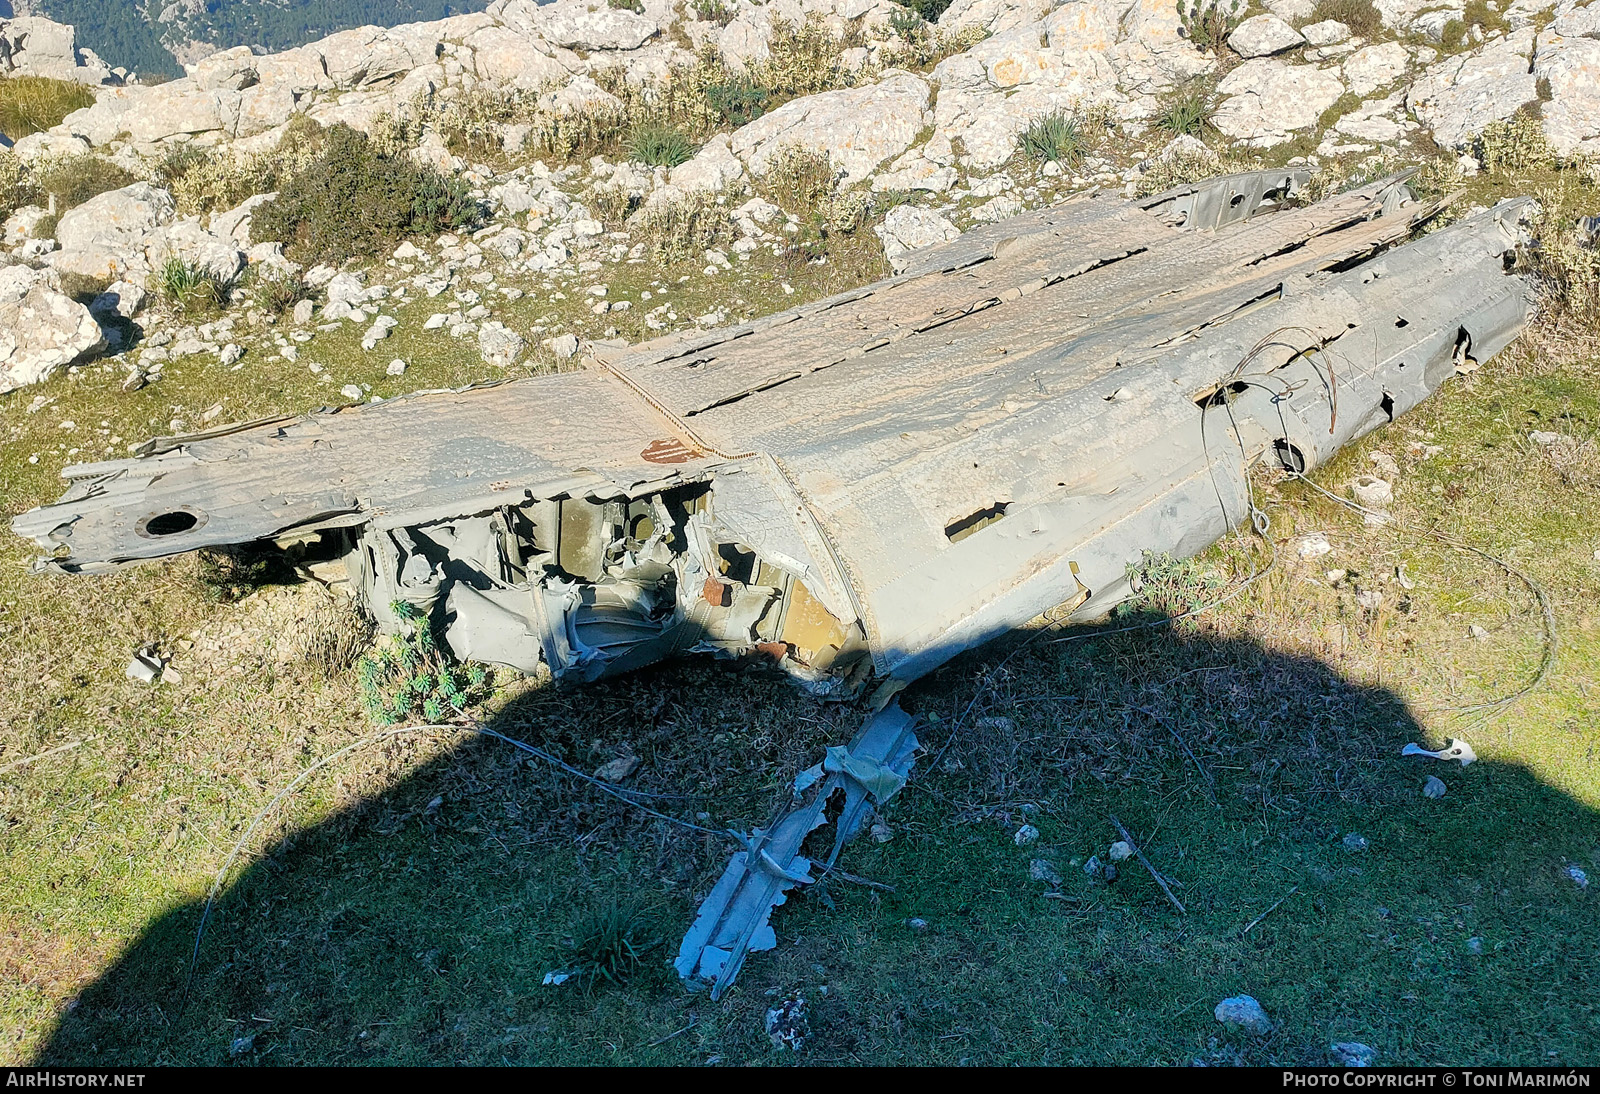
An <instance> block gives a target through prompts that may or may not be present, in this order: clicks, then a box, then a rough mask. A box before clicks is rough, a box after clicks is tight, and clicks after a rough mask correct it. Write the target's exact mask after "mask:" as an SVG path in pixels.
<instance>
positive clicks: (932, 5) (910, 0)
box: [890, 0, 951, 23]
mask: <svg viewBox="0 0 1600 1094" xmlns="http://www.w3.org/2000/svg"><path fill="white" fill-rule="evenodd" d="M895 3H897V4H899V5H900V6H901V7H904V8H909V9H910V10H911V11H914V12H916V13H917V14H918V15H920V16H921V17H922V18H923V19H925V20H927V21H928V22H930V23H937V22H938V21H939V16H941V15H943V14H944V13H945V9H946V8H948V7H949V6H950V3H951V0H895ZM890 18H891V19H892V18H894V17H893V16H890Z"/></svg>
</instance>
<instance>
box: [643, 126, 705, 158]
mask: <svg viewBox="0 0 1600 1094" xmlns="http://www.w3.org/2000/svg"><path fill="white" fill-rule="evenodd" d="M694 154H695V146H694V142H693V141H691V140H690V139H689V138H688V136H687V135H686V134H685V133H684V132H683V130H681V129H677V128H675V127H673V126H670V125H638V126H635V127H634V129H633V132H632V133H630V134H628V158H629V159H630V160H633V161H634V162H635V163H642V164H645V165H646V166H648V167H676V166H678V164H680V163H683V162H684V161H685V160H688V159H689V158H691V157H692V156H693V155H694Z"/></svg>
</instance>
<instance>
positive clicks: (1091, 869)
mask: <svg viewBox="0 0 1600 1094" xmlns="http://www.w3.org/2000/svg"><path fill="white" fill-rule="evenodd" d="M1083 872H1084V874H1085V875H1087V876H1088V877H1099V876H1100V875H1101V874H1102V873H1104V872H1105V864H1104V863H1102V862H1101V861H1100V856H1099V855H1090V856H1089V861H1088V862H1086V863H1084V864H1083Z"/></svg>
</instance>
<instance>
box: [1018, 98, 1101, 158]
mask: <svg viewBox="0 0 1600 1094" xmlns="http://www.w3.org/2000/svg"><path fill="white" fill-rule="evenodd" d="M1018 144H1019V146H1020V147H1021V148H1022V153H1023V155H1025V156H1027V157H1028V158H1029V159H1032V160H1038V161H1039V162H1040V163H1052V162H1053V163H1059V164H1061V165H1062V166H1063V167H1071V166H1073V165H1075V164H1077V163H1079V162H1080V161H1081V160H1082V159H1083V154H1084V151H1085V149H1086V148H1087V147H1088V141H1087V140H1086V139H1085V137H1084V134H1083V129H1082V127H1081V126H1080V125H1079V124H1078V119H1077V118H1076V117H1074V116H1073V115H1072V114H1070V113H1068V112H1067V111H1065V110H1058V111H1056V112H1055V113H1053V114H1046V115H1045V116H1044V117H1042V118H1035V119H1034V120H1033V121H1032V122H1030V123H1028V128H1026V129H1024V130H1023V131H1022V136H1021V137H1020V138H1019V139H1018Z"/></svg>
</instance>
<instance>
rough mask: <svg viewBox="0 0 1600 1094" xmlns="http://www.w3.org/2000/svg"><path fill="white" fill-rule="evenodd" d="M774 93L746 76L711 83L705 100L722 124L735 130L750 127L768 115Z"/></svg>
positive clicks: (708, 85)
mask: <svg viewBox="0 0 1600 1094" xmlns="http://www.w3.org/2000/svg"><path fill="white" fill-rule="evenodd" d="M771 97H772V93H771V92H769V91H768V90H767V89H766V88H764V87H761V86H759V85H757V84H756V83H754V82H753V81H752V80H750V79H749V78H748V77H745V76H732V77H730V78H728V79H725V80H718V81H715V82H713V83H709V84H707V85H706V88H705V98H706V102H707V104H709V106H710V108H711V110H712V111H713V112H714V113H715V114H716V115H717V117H718V118H720V119H721V121H722V123H723V124H724V125H727V126H731V127H733V128H738V127H739V126H741V125H748V124H749V123H751V122H753V121H755V120H756V119H757V118H759V117H761V115H762V114H764V113H766V109H767V103H768V101H769V100H770V99H771Z"/></svg>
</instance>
